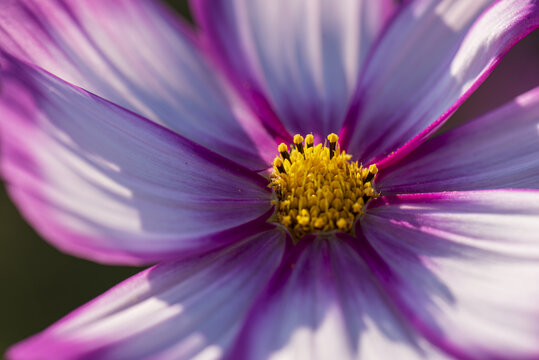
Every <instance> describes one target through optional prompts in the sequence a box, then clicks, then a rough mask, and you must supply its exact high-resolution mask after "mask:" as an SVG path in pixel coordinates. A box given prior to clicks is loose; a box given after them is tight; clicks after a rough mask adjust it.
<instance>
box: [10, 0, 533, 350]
mask: <svg viewBox="0 0 539 360" xmlns="http://www.w3.org/2000/svg"><path fill="white" fill-rule="evenodd" d="M168 2H169V3H170V5H171V6H172V7H174V8H175V9H176V10H177V11H178V12H180V13H181V14H182V15H183V16H189V15H188V9H187V5H186V2H185V1H168ZM535 86H539V32H538V31H536V32H534V33H533V34H532V35H531V36H529V37H528V38H526V39H525V40H523V41H522V42H521V43H519V44H518V45H517V46H516V47H515V48H513V50H511V52H510V53H509V54H508V55H507V56H506V58H505V59H504V60H503V62H502V64H501V65H500V66H499V67H498V68H497V69H496V70H495V72H494V73H493V75H492V76H491V77H490V78H489V79H488V80H487V82H485V84H484V85H483V86H481V87H480V89H479V90H478V91H477V92H476V93H475V94H474V95H473V97H472V98H471V99H470V100H469V101H468V102H466V103H465V104H464V105H463V106H462V107H461V109H460V110H459V111H458V113H457V114H456V115H455V116H454V117H453V119H452V123H453V124H456V123H458V122H462V121H467V119H470V118H471V117H473V116H476V115H478V114H481V113H484V112H485V111H486V110H487V109H490V108H493V107H495V106H496V105H497V104H501V103H503V102H505V101H508V100H509V99H511V98H512V97H514V96H515V95H516V94H519V93H521V92H523V91H525V90H527V89H530V88H533V87H535ZM139 270H140V269H139V268H127V267H111V266H104V265H99V264H94V263H91V262H88V261H85V260H81V259H77V258H74V257H71V256H68V255H64V254H62V253H60V252H58V251H57V250H56V249H54V248H53V247H51V246H49V245H48V244H47V243H46V242H45V241H43V240H42V239H40V237H39V236H38V235H37V234H36V233H35V232H34V230H33V229H32V228H31V227H30V226H29V225H28V224H27V223H26V222H25V221H24V220H23V219H22V218H21V216H20V214H19V213H18V212H17V209H16V208H15V206H14V205H13V203H12V202H11V201H10V200H9V198H8V197H7V196H6V193H5V190H4V188H3V186H0V286H1V295H0V354H3V353H4V351H5V350H6V349H7V347H8V346H10V345H11V344H13V343H15V342H17V341H19V340H22V339H23V338H25V337H27V336H29V335H32V334H34V333H36V332H38V331H40V330H42V329H44V328H45V327H46V326H48V325H50V324H51V323H53V322H54V321H56V320H58V319H59V318H60V317H62V316H63V315H65V314H67V313H68V312H69V311H71V310H73V309H75V308H76V307H78V306H80V305H82V304H84V303H85V302H87V301H88V300H91V299H92V298H94V297H95V296H97V295H99V294H101V293H102V292H104V291H105V290H107V289H108V288H110V287H111V286H113V285H114V284H116V283H118V282H119V281H121V280H123V279H125V278H127V277H128V276H130V275H132V274H134V273H136V272H138V271H139Z"/></svg>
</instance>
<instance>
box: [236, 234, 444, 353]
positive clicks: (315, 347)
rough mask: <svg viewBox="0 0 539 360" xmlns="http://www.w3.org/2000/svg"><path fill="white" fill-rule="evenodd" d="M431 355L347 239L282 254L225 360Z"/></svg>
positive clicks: (311, 242)
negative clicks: (277, 267)
mask: <svg viewBox="0 0 539 360" xmlns="http://www.w3.org/2000/svg"><path fill="white" fill-rule="evenodd" d="M435 353H436V350H435V349H432V348H431V347H430V345H429V344H428V343H427V342H425V341H424V340H423V339H421V338H419V337H418V336H417V334H415V333H414V331H413V329H412V328H411V327H410V325H409V324H408V323H407V322H406V321H405V319H403V318H402V317H401V316H400V314H398V313H397V312H395V310H394V309H393V305H392V304H391V301H390V299H388V298H387V296H386V295H385V294H384V293H383V292H381V291H380V289H379V288H378V285H377V284H376V281H375V280H374V279H373V277H372V273H371V272H370V270H369V268H368V267H367V265H366V264H365V262H364V261H363V260H362V259H361V257H360V256H359V254H358V253H357V252H356V251H355V249H354V248H353V247H352V246H351V245H350V243H349V242H347V240H346V239H344V240H341V239H338V238H335V237H333V238H329V239H323V240H321V239H316V240H312V239H309V240H307V241H304V242H303V243H302V244H300V245H298V246H296V247H295V248H294V249H293V250H292V253H290V254H289V255H288V257H287V258H285V261H284V262H283V264H282V265H281V267H280V268H279V269H278V270H277V272H276V274H275V276H274V277H273V279H272V280H271V282H270V284H269V286H268V288H267V289H265V291H264V292H263V293H262V294H261V296H260V297H259V299H258V301H257V303H256V304H255V305H254V306H253V309H252V310H251V312H250V313H249V316H248V319H247V322H246V325H245V327H244V328H243V329H242V332H241V333H240V334H239V336H238V338H237V341H236V344H235V347H234V348H233V350H232V351H231V352H230V353H228V354H227V356H226V358H227V359H234V360H241V359H270V358H271V359H308V360H312V359H339V360H346V359H373V360H375V359H417V358H421V357H422V356H424V357H425V358H428V357H429V355H433V354H435Z"/></svg>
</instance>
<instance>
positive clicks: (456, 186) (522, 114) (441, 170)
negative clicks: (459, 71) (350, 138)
mask: <svg viewBox="0 0 539 360" xmlns="http://www.w3.org/2000/svg"><path fill="white" fill-rule="evenodd" d="M377 187H378V190H380V191H382V192H383V193H385V194H388V193H411V192H414V193H418V192H438V191H454V190H480V189H495V188H533V189H539V88H536V89H534V90H532V91H530V92H528V93H526V94H524V95H521V96H520V97H518V98H517V99H515V100H514V101H513V102H512V103H509V104H507V105H505V106H503V107H502V108H500V109H498V110H496V111H494V112H492V113H490V114H487V115H485V116H484V117H483V118H481V119H478V120H476V121H474V122H472V123H469V124H467V125H464V126H462V127H460V128H457V129H455V130H452V131H450V132H448V133H445V134H443V135H441V136H439V137H436V138H434V139H431V140H429V141H428V142H427V143H425V144H423V145H422V146H420V147H419V148H417V149H416V150H415V151H414V152H413V153H412V154H410V155H409V156H407V157H406V158H405V159H404V160H403V161H401V162H399V163H397V164H396V166H394V167H390V168H387V169H385V171H384V172H383V173H381V174H380V177H379V178H378V179H377Z"/></svg>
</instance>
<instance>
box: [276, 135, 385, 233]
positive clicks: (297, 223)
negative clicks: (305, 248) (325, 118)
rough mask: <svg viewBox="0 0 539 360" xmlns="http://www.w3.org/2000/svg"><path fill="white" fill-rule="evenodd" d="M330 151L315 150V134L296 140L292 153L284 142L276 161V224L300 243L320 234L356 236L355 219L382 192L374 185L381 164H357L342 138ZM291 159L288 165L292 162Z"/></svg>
mask: <svg viewBox="0 0 539 360" xmlns="http://www.w3.org/2000/svg"><path fill="white" fill-rule="evenodd" d="M327 139H328V142H329V146H328V147H326V146H325V145H322V144H318V145H316V146H314V137H313V135H312V134H308V135H306V136H305V146H303V140H304V139H303V137H302V136H301V135H295V136H294V140H293V141H294V146H293V147H292V148H291V150H290V152H288V146H287V145H286V144H284V143H282V144H280V145H279V146H278V148H277V150H278V152H279V154H280V156H277V157H276V158H275V160H274V162H273V165H274V171H273V174H272V175H271V183H270V185H269V186H270V187H271V188H272V189H273V191H274V194H275V197H276V200H275V208H276V219H277V221H278V222H280V223H281V224H283V225H284V226H286V227H287V228H288V229H289V230H290V232H291V233H292V234H293V235H294V237H295V238H296V239H299V238H301V237H302V236H303V235H306V234H310V233H315V232H328V231H332V230H338V231H343V232H351V231H352V228H353V225H354V222H355V220H356V219H357V218H358V217H359V216H360V215H362V214H363V208H364V206H365V205H366V204H367V203H368V202H369V201H370V200H371V199H373V198H376V197H377V196H379V194H377V193H376V191H375V189H374V185H373V181H374V179H375V177H376V174H377V173H378V168H377V167H376V165H374V164H373V165H370V166H368V167H366V168H363V167H362V166H361V165H359V164H358V162H357V161H356V162H351V161H350V159H351V155H348V154H346V152H345V151H342V150H341V149H340V147H339V146H338V144H337V143H338V140H339V137H338V136H337V135H336V134H330V135H329V136H328V137H327ZM286 160H288V161H286Z"/></svg>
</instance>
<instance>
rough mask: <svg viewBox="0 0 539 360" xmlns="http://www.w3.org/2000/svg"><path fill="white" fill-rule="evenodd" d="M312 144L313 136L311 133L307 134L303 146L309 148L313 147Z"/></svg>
mask: <svg viewBox="0 0 539 360" xmlns="http://www.w3.org/2000/svg"><path fill="white" fill-rule="evenodd" d="M313 144H314V136H313V134H308V135H307V136H305V146H306V147H307V148H311V147H313Z"/></svg>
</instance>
